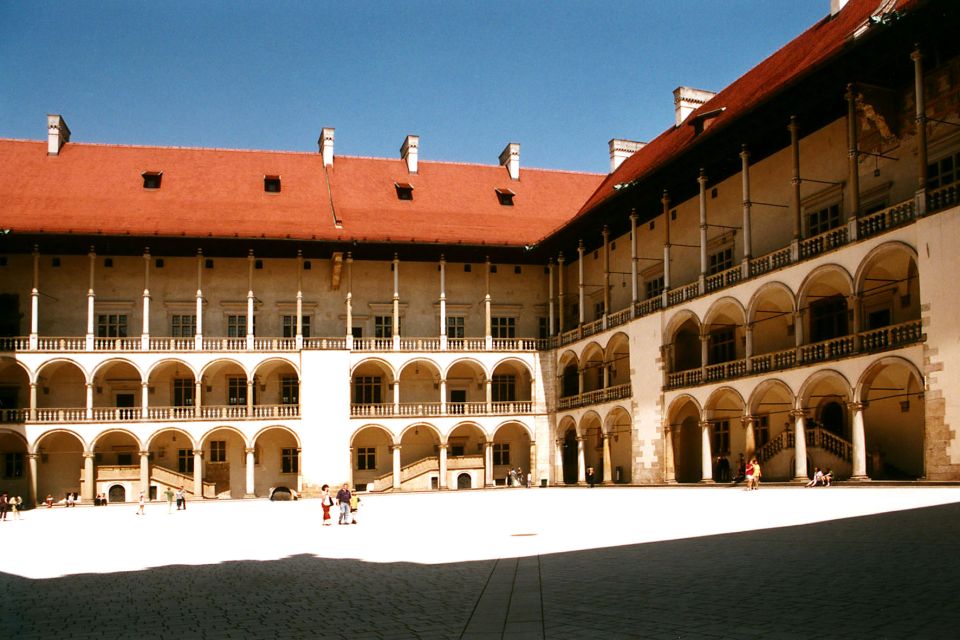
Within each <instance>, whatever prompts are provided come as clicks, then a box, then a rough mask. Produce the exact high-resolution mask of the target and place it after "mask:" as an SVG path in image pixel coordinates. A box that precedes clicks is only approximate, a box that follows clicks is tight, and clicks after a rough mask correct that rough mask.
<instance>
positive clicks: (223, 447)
mask: <svg viewBox="0 0 960 640" xmlns="http://www.w3.org/2000/svg"><path fill="white" fill-rule="evenodd" d="M226 461H227V441H226V440H211V441H210V462H226Z"/></svg>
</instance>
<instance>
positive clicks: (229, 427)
mask: <svg viewBox="0 0 960 640" xmlns="http://www.w3.org/2000/svg"><path fill="white" fill-rule="evenodd" d="M221 430H226V431H230V432H233V433H235V434H236V435H237V436H239V437H240V438H241V439H242V440H243V445H244V446H245V447H249V446H250V441H249V440H248V439H247V435H246V434H245V433H244V432H243V431H241V430H240V429H239V428H237V427H235V426H233V425H229V424H221V425H217V426H216V427H211V428H210V429H207V431H206V432H204V434H203V435H202V436H200V438H199V442H200V443H201V444H204V443H206V441H207V440H208V439H209V438H210V436H211V435H213V434H214V433H215V432H217V431H221Z"/></svg>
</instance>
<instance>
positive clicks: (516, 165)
mask: <svg viewBox="0 0 960 640" xmlns="http://www.w3.org/2000/svg"><path fill="white" fill-rule="evenodd" d="M500 166H501V167H506V168H507V172H508V173H509V174H510V179H511V180H519V179H520V145H519V144H518V143H516V142H510V143H507V146H506V147H504V148H503V151H502V152H500Z"/></svg>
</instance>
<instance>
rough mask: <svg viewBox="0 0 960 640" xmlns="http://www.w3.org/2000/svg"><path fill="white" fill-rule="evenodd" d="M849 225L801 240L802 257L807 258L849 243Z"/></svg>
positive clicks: (802, 258)
mask: <svg viewBox="0 0 960 640" xmlns="http://www.w3.org/2000/svg"><path fill="white" fill-rule="evenodd" d="M847 238H848V234H847V227H836V228H835V229H831V230H830V231H826V232H824V233H821V234H819V235H816V236H813V237H812V238H804V239H803V240H801V241H800V259H801V260H807V259H809V258H813V257H815V256H818V255H820V254H821V253H826V252H827V251H832V250H833V249H836V248H837V247H842V246H843V245H845V244H847V242H848V240H847Z"/></svg>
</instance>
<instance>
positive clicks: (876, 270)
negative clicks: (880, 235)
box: [855, 242, 920, 331]
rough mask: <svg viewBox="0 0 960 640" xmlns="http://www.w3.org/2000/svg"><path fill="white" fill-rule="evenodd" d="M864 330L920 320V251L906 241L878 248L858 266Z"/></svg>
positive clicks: (857, 278)
mask: <svg viewBox="0 0 960 640" xmlns="http://www.w3.org/2000/svg"><path fill="white" fill-rule="evenodd" d="M855 282H856V292H857V298H858V302H859V304H860V309H859V311H860V314H859V315H860V331H870V330H873V329H880V328H882V327H886V326H890V325H896V324H902V323H904V322H910V321H917V320H919V319H920V279H919V275H918V271H917V253H916V251H915V250H914V249H913V247H911V246H909V245H907V244H905V243H902V242H886V243H884V244H881V245H879V246H877V247H874V249H873V250H872V251H870V253H868V254H867V255H866V256H865V257H864V258H863V260H861V262H860V265H859V267H858V269H857V273H856V276H855Z"/></svg>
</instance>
